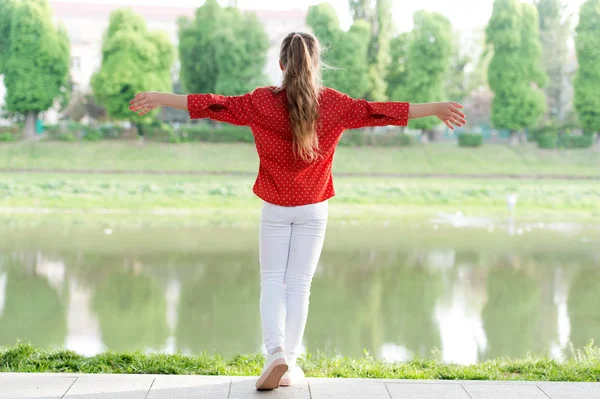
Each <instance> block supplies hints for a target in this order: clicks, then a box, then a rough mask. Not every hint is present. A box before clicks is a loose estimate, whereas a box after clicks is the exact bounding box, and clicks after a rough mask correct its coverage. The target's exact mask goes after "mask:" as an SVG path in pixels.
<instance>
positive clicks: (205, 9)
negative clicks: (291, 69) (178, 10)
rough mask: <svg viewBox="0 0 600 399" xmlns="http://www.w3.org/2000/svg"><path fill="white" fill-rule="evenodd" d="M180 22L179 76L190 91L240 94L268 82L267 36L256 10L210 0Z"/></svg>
mask: <svg viewBox="0 0 600 399" xmlns="http://www.w3.org/2000/svg"><path fill="white" fill-rule="evenodd" d="M178 25H179V54H180V59H181V72H180V79H181V83H182V85H183V87H184V88H185V90H186V91H187V92H192V93H219V94H224V95H238V94H243V93H246V92H249V91H252V90H253V89H254V88H256V87H257V86H260V85H263V84H265V82H266V77H265V75H264V71H263V70H264V65H265V63H266V60H267V50H268V48H269V39H268V36H267V34H266V32H265V30H264V28H263V27H262V25H261V23H260V21H259V20H258V18H257V17H256V15H255V14H254V13H242V12H240V11H239V10H238V9H237V8H233V7H228V8H222V7H221V6H219V4H218V3H217V1H216V0H207V1H206V2H205V3H204V5H203V6H202V7H199V8H198V9H197V10H196V15H195V18H194V19H193V20H191V21H190V20H189V19H187V18H181V19H180V20H179V21H178Z"/></svg>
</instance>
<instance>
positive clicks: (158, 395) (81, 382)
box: [0, 373, 600, 399]
mask: <svg viewBox="0 0 600 399" xmlns="http://www.w3.org/2000/svg"><path fill="white" fill-rule="evenodd" d="M256 378H257V377H229V376H192V375H190V376H185V375H143V374H140V375H136V374H130V375H127V374H75V373H68V374H67V373H64V374H59V373H0V399H62V398H65V399H73V398H76V399H82V398H85V399H109V398H110V399H175V398H177V399H199V398H208V399H213V398H214V399H220V398H223V399H226V398H231V399H240V398H244V399H246V398H254V397H261V398H263V397H269V398H284V399H288V398H289V399H294V398H299V399H326V398H335V399H338V398H341V399H353V398H361V399H362V398H369V399H379V398H385V399H425V398H427V399H496V398H502V399H505V398H506V399H600V383H570V382H535V381H533V382H532V381H527V382H520V381H427V380H385V379H344V378H337V379H336V378H308V379H306V382H305V383H303V384H298V385H296V386H294V387H280V388H279V389H276V390H273V391H261V392H259V391H256V389H255V388H254V384H255V382H256Z"/></svg>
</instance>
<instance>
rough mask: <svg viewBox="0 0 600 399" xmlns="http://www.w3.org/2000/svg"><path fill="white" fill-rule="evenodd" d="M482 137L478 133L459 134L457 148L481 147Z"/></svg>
mask: <svg viewBox="0 0 600 399" xmlns="http://www.w3.org/2000/svg"><path fill="white" fill-rule="evenodd" d="M482 145H483V136H482V135H481V134H479V133H461V134H459V135H458V146H459V147H481V146H482Z"/></svg>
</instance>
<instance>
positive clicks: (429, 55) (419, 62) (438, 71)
mask: <svg viewBox="0 0 600 399" xmlns="http://www.w3.org/2000/svg"><path fill="white" fill-rule="evenodd" d="M413 19H414V29H413V31H412V34H411V36H412V39H411V40H410V45H409V46H408V57H407V68H406V75H405V84H404V85H402V86H399V87H398V88H397V89H396V90H395V91H394V93H393V94H392V100H396V101H409V100H410V101H411V102H430V101H441V100H442V99H443V98H444V97H445V95H444V83H445V77H446V74H447V71H448V64H449V59H450V55H451V50H452V39H451V37H452V25H451V24H450V21H449V20H448V18H446V17H445V16H443V15H441V14H439V13H437V12H427V11H417V12H416V13H415V15H414V16H413ZM439 123H440V122H439V120H437V119H436V118H434V117H430V118H422V119H416V120H411V121H410V124H409V126H410V127H412V128H415V129H421V130H422V131H423V133H424V135H423V139H424V140H426V139H431V138H432V136H433V128H434V127H435V126H437V125H438V124H439Z"/></svg>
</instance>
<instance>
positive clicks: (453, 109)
mask: <svg viewBox="0 0 600 399" xmlns="http://www.w3.org/2000/svg"><path fill="white" fill-rule="evenodd" d="M450 111H452V113H454V114H456V115H458V116H460V117H461V118H463V119H464V118H465V114H463V113H462V112H460V111H459V110H458V109H456V108H454V107H451V108H450Z"/></svg>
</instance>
